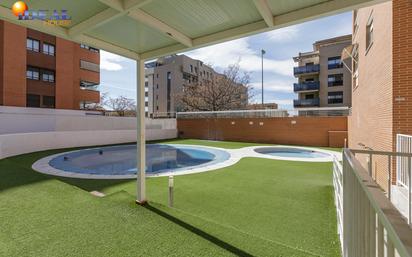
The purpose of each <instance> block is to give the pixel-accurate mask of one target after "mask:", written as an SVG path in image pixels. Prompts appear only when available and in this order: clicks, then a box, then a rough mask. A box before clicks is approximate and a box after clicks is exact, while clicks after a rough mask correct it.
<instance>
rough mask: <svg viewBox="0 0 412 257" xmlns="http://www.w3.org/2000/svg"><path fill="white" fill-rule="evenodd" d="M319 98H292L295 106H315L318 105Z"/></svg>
mask: <svg viewBox="0 0 412 257" xmlns="http://www.w3.org/2000/svg"><path fill="white" fill-rule="evenodd" d="M319 102H320V101H319V98H313V99H299V100H293V106H294V107H295V108H299V107H315V106H319Z"/></svg>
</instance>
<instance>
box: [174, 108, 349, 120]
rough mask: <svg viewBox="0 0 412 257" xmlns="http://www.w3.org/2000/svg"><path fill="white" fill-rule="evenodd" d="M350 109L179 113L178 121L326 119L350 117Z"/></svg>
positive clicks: (177, 115)
mask: <svg viewBox="0 0 412 257" xmlns="http://www.w3.org/2000/svg"><path fill="white" fill-rule="evenodd" d="M350 112H351V110H350V108H349V107H320V108H319V107H317V108H299V109H289V110H288V109H263V110H229V111H208V112H178V113H177V114H176V117H177V118H178V119H206V118H283V117H311V116H316V117H326V116H349V115H350Z"/></svg>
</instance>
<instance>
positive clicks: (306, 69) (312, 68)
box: [293, 64, 320, 76]
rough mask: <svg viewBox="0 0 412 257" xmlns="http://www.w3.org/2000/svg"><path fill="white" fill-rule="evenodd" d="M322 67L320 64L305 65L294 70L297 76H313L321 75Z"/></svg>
mask: <svg viewBox="0 0 412 257" xmlns="http://www.w3.org/2000/svg"><path fill="white" fill-rule="evenodd" d="M319 71H320V65H319V64H312V65H305V66H299V67H294V68H293V74H294V75H295V76H297V75H302V74H313V73H319Z"/></svg>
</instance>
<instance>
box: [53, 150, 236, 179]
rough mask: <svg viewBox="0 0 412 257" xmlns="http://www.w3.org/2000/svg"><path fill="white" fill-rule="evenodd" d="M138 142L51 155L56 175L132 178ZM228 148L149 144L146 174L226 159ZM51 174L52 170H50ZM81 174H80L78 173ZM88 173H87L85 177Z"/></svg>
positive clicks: (172, 171) (227, 157)
mask: <svg viewBox="0 0 412 257" xmlns="http://www.w3.org/2000/svg"><path fill="white" fill-rule="evenodd" d="M136 155H137V152H136V145H121V146H110V147H99V148H92V149H85V150H79V151H73V152H67V153H63V154H59V155H56V156H51V158H49V160H47V161H48V165H49V166H50V167H51V170H52V171H55V172H54V175H59V176H67V177H85V178H99V177H100V176H101V177H105V178H110V177H113V178H116V177H119V178H129V177H132V176H135V175H136V173H137V172H136V171H137V169H136ZM229 158H230V154H229V153H228V152H226V151H223V150H219V149H213V148H207V147H201V146H186V145H173V144H149V145H146V173H147V174H148V175H149V176H150V175H159V174H162V173H176V172H179V171H184V170H190V169H198V168H201V167H206V166H210V165H214V164H218V163H221V162H224V161H226V160H228V159H229ZM48 174H50V172H48ZM76 174H77V175H78V176H77V175H76ZM82 175H85V176H82Z"/></svg>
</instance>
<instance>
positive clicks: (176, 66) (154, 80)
mask: <svg viewBox="0 0 412 257" xmlns="http://www.w3.org/2000/svg"><path fill="white" fill-rule="evenodd" d="M145 75H146V78H145V80H146V82H145V86H146V115H147V116H150V117H152V116H155V117H165V116H170V115H173V114H174V113H175V112H178V111H181V110H184V106H180V104H179V103H178V101H177V97H178V96H179V95H180V94H183V93H184V92H183V85H185V84H188V83H193V82H200V81H204V80H208V81H211V80H213V79H215V78H217V77H218V76H223V75H221V74H218V73H217V72H215V71H214V70H213V68H212V67H210V66H208V65H206V64H204V63H203V62H202V61H200V60H195V59H192V58H190V57H188V56H186V55H172V56H168V57H164V58H160V59H158V60H156V61H153V62H150V63H147V64H146V70H145ZM246 95H247V92H246ZM239 101H241V102H242V103H244V105H245V107H246V105H247V101H248V99H247V97H242V98H241V99H239Z"/></svg>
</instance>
